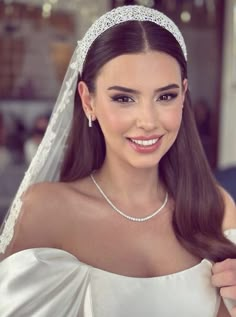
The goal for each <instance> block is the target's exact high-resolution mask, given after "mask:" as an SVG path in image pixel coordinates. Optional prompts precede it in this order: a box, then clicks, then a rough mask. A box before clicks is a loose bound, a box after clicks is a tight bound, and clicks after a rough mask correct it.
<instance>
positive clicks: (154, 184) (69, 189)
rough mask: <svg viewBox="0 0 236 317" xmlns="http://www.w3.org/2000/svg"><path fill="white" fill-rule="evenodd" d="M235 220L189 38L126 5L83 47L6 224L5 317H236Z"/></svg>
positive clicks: (0, 244)
mask: <svg viewBox="0 0 236 317" xmlns="http://www.w3.org/2000/svg"><path fill="white" fill-rule="evenodd" d="M235 211H236V210H235V205H234V202H233V200H232V198H231V197H230V196H229V195H228V193H226V192H225V191H224V190H223V189H222V188H220V187H219V185H218V184H217V183H216V181H215V179H214V178H213V176H212V173H211V171H210V168H209V166H208V164H207V161H206V158H205V156H204V153H203V150H202V147H201V145H200V141H199V137H198V135H197V132H196V127H195V123H194V120H193V116H192V110H191V105H190V96H189V90H188V79H187V51H186V46H185V43H184V39H183V37H182V35H181V33H180V31H179V29H178V28H177V26H176V25H175V24H174V23H173V21H171V20H170V19H169V18H168V17H166V16H165V15H164V14H162V13H161V12H158V11H156V10H154V9H150V8H145V7H143V6H123V7H119V8H116V9H114V10H112V11H110V12H108V13H106V14H105V15H104V16H102V17H101V18H99V19H98V20H97V21H96V22H95V23H94V24H93V25H92V27H91V28H90V29H89V30H88V31H87V33H86V34H85V36H84V38H83V39H82V40H81V41H79V42H78V46H77V48H76V50H75V53H74V55H73V57H72V61H71V63H70V65H69V68H68V71H67V74H66V77H65V80H64V83H63V86H62V89H61V92H60V95H59V97H58V100H57V103H56V105H55V108H54V112H53V114H52V118H51V120H50V124H49V126H48V129H47V132H46V135H45V137H44V139H43V141H42V143H41V144H40V146H39V149H38V151H37V154H36V156H35V157H34V159H33V161H32V163H31V165H30V167H29V170H28V172H27V173H26V175H25V178H24V180H23V182H22V184H21V186H20V188H19V191H18V193H17V195H16V197H15V199H14V201H13V204H12V206H11V208H10V211H9V214H8V217H7V219H6V221H5V223H4V226H3V228H2V235H1V239H0V251H1V252H2V262H1V263H0V298H1V304H0V315H1V316H2V317H9V316H37V317H42V316H65V317H72V316H73V317H75V316H81V317H88V316H89V317H91V316H99V317H100V316H101V317H108V316H113V317H121V316H122V317H123V316H124V317H126V316H127V317H128V316H137V317H139V316H140V317H141V316H144V315H145V314H148V316H150V317H152V316H153V317H154V316H167V317H172V316H182V317H187V316H188V317H189V316H191V317H195V316H196V317H199V316H201V317H213V316H214V317H215V316H218V317H224V316H236V314H235V311H236V308H235V307H234V300H236V247H235V244H234V243H236V213H235ZM218 289H219V290H220V291H219V292H218ZM222 299H223V300H222Z"/></svg>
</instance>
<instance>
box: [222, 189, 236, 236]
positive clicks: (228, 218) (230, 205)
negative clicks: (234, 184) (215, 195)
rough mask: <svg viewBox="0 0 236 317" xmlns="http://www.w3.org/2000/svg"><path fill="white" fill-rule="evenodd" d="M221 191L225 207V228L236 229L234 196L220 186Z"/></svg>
mask: <svg viewBox="0 0 236 317" xmlns="http://www.w3.org/2000/svg"><path fill="white" fill-rule="evenodd" d="M220 192H221V194H222V197H223V200H224V204H225V209H224V219H223V230H227V229H233V228H235V229H236V206H235V202H234V200H233V198H232V197H231V196H230V194H229V193H228V192H227V191H226V190H225V189H223V188H222V187H220Z"/></svg>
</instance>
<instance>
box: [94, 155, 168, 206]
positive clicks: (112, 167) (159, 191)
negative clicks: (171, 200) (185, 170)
mask: <svg viewBox="0 0 236 317" xmlns="http://www.w3.org/2000/svg"><path fill="white" fill-rule="evenodd" d="M94 175H95V178H96V180H97V182H98V183H99V185H100V186H101V187H102V189H103V190H104V191H105V192H106V194H107V195H109V197H110V198H111V199H113V200H116V199H117V196H118V194H117V193H119V198H120V199H122V201H124V202H125V201H127V203H128V202H131V201H133V202H140V203H145V202H146V201H148V202H151V201H156V200H157V199H159V200H163V197H164V196H165V191H164V190H163V186H162V185H161V184H160V181H159V176H158V167H157V166H155V167H152V168H146V169H144V168H134V167H131V166H127V165H126V166H124V164H121V162H113V161H112V162H109V161H108V160H107V159H106V160H105V162H104V164H103V166H102V168H101V169H100V170H98V171H97V172H96V173H95V174H94Z"/></svg>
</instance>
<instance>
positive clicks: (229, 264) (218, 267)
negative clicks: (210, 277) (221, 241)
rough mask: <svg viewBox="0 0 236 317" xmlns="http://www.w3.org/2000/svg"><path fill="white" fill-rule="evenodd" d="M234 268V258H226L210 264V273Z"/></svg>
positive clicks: (235, 266) (235, 265) (235, 263)
mask: <svg viewBox="0 0 236 317" xmlns="http://www.w3.org/2000/svg"><path fill="white" fill-rule="evenodd" d="M233 269H235V270H236V260H235V259H226V260H224V261H222V262H217V263H215V264H213V266H212V273H213V274H215V273H220V272H222V271H225V270H233Z"/></svg>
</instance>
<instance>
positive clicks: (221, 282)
mask: <svg viewBox="0 0 236 317" xmlns="http://www.w3.org/2000/svg"><path fill="white" fill-rule="evenodd" d="M211 281H212V284H213V285H214V286H216V287H224V286H234V285H236V270H228V271H224V272H220V273H216V274H213V275H212V278H211Z"/></svg>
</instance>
